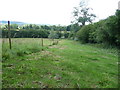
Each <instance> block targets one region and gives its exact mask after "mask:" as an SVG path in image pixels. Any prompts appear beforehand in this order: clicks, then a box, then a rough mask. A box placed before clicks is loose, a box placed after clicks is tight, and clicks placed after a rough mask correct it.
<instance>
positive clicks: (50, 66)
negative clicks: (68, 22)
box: [2, 40, 118, 88]
mask: <svg viewBox="0 0 120 90" xmlns="http://www.w3.org/2000/svg"><path fill="white" fill-rule="evenodd" d="M2 66H3V67H2V68H3V75H2V76H3V81H2V86H3V88H117V86H118V81H117V80H118V77H117V76H118V56H117V52H116V51H115V50H111V49H102V48H96V47H93V46H90V45H83V44H79V43H78V42H75V41H71V40H61V41H60V42H59V44H58V45H54V46H50V47H49V48H48V49H46V50H44V51H40V52H37V53H31V54H28V55H25V56H22V57H16V58H14V59H11V60H6V61H4V62H3V65H2Z"/></svg>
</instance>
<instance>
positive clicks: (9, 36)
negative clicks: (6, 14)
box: [8, 21, 12, 49]
mask: <svg viewBox="0 0 120 90" xmlns="http://www.w3.org/2000/svg"><path fill="white" fill-rule="evenodd" d="M8 38H9V45H10V49H12V46H11V32H10V21H8Z"/></svg>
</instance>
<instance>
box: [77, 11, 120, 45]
mask: <svg viewBox="0 0 120 90" xmlns="http://www.w3.org/2000/svg"><path fill="white" fill-rule="evenodd" d="M119 30H120V10H117V11H116V14H115V15H113V16H109V17H108V18H107V19H105V20H101V21H99V22H97V23H94V24H89V25H85V26H83V27H82V28H81V29H80V30H79V31H78V32H77V38H78V39H79V40H80V41H81V42H82V43H103V44H105V45H107V46H118V45H120V32H119Z"/></svg>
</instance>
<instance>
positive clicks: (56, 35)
mask: <svg viewBox="0 0 120 90" xmlns="http://www.w3.org/2000/svg"><path fill="white" fill-rule="evenodd" d="M48 38H50V39H58V34H57V33H56V32H55V31H53V30H52V31H51V32H50V34H49V36H48Z"/></svg>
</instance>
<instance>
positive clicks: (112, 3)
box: [0, 0, 120, 25]
mask: <svg viewBox="0 0 120 90" xmlns="http://www.w3.org/2000/svg"><path fill="white" fill-rule="evenodd" d="M80 1H81V0H0V21H1V20H10V21H20V22H26V23H32V24H50V25H58V24H60V25H69V24H71V21H72V20H73V15H72V12H73V8H74V7H77V6H79V2H80ZM86 1H88V6H89V7H91V8H93V13H94V14H96V16H97V18H96V20H95V21H99V20H101V19H105V18H107V17H108V16H110V15H114V14H115V11H116V9H118V1H120V0H86Z"/></svg>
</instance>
